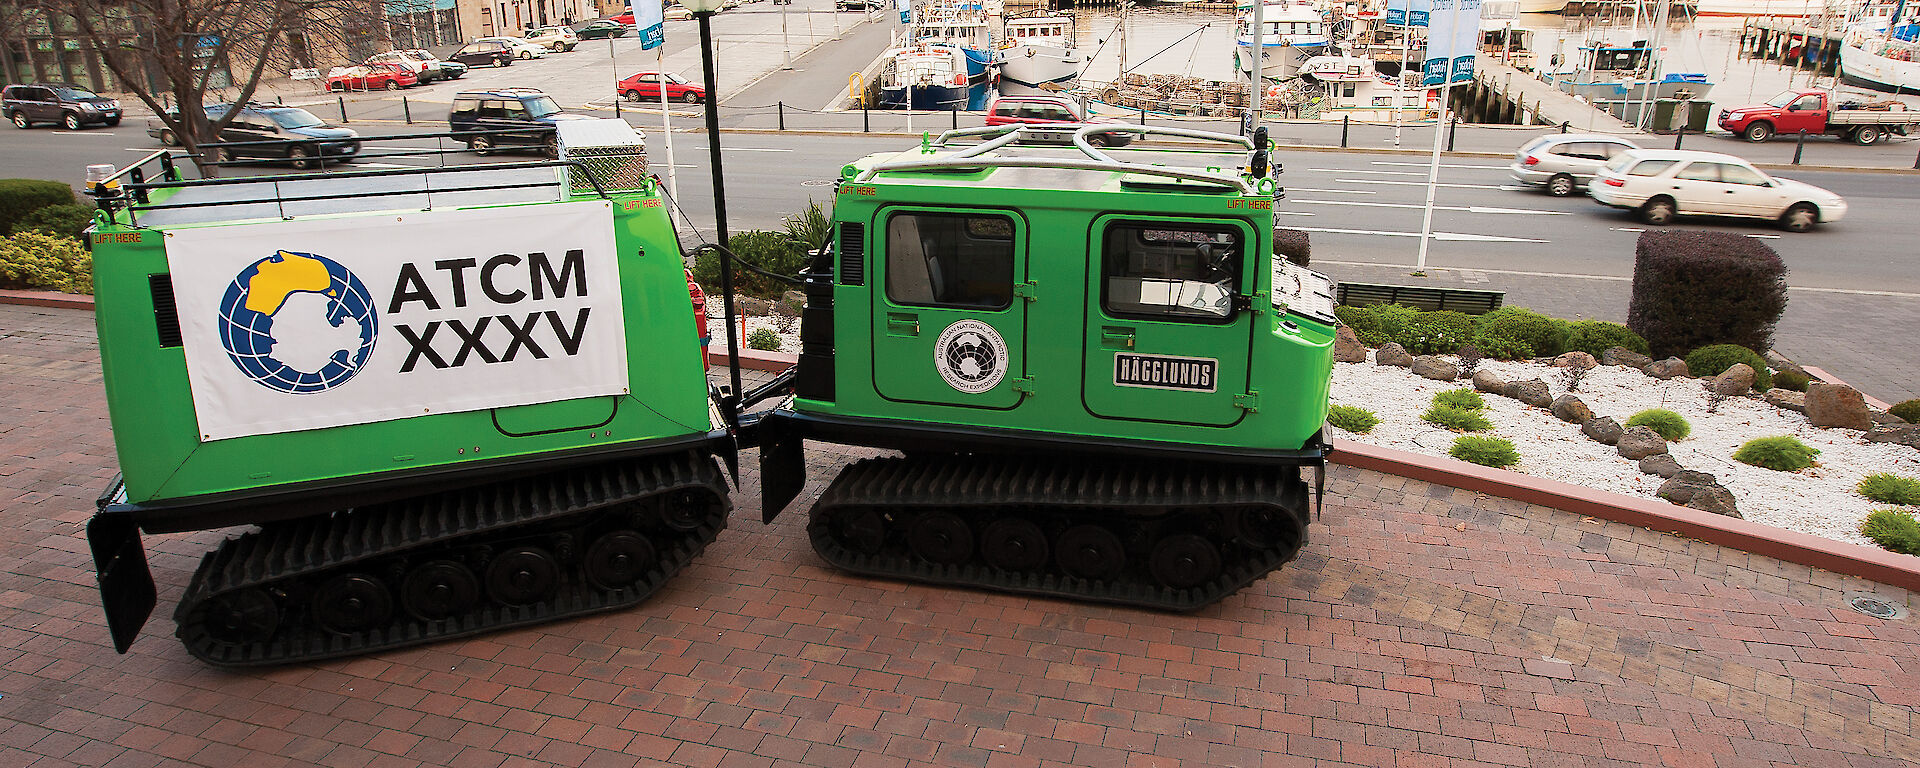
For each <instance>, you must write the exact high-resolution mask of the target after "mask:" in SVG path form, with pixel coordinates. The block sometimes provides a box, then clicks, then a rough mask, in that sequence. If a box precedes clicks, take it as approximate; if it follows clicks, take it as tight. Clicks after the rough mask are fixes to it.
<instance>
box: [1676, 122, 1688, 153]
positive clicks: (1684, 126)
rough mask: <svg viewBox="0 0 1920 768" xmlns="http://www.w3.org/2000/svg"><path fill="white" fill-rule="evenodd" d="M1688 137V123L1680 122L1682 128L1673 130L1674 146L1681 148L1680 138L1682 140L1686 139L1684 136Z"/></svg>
mask: <svg viewBox="0 0 1920 768" xmlns="http://www.w3.org/2000/svg"><path fill="white" fill-rule="evenodd" d="M1686 137H1687V124H1686V123H1681V124H1680V130H1677V131H1674V132H1673V148H1674V149H1679V148H1680V140H1681V139H1684V138H1686Z"/></svg>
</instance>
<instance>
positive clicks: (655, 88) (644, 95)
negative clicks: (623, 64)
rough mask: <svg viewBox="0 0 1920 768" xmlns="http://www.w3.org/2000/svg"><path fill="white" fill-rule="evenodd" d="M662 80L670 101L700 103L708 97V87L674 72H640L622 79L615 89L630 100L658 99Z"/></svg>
mask: <svg viewBox="0 0 1920 768" xmlns="http://www.w3.org/2000/svg"><path fill="white" fill-rule="evenodd" d="M662 82H665V83H666V85H667V100H669V101H684V102H686V103H688V104H698V103H700V102H701V101H704V100H705V99H706V98H707V89H705V88H702V87H700V86H698V85H695V84H693V83H689V82H687V81H686V80H683V79H681V77H680V76H679V75H676V74H674V73H672V72H640V73H638V74H634V75H631V76H629V77H627V79H625V80H621V81H620V82H619V84H618V85H615V86H614V90H617V91H619V92H620V96H621V97H622V98H625V99H626V100H628V101H658V100H659V99H660V84H661V83H662Z"/></svg>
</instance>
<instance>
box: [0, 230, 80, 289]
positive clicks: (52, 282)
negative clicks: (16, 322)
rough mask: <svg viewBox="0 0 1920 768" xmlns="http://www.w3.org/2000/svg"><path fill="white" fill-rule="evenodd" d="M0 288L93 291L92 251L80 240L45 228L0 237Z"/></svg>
mask: <svg viewBox="0 0 1920 768" xmlns="http://www.w3.org/2000/svg"><path fill="white" fill-rule="evenodd" d="M0 288H48V289H52V290H56V291H60V292H62V293H93V254H90V253H87V251H86V249H84V248H82V247H80V241H78V240H75V239H73V238H71V237H62V236H60V235H49V234H47V233H45V232H22V233H20V234H17V235H14V236H12V237H6V238H0Z"/></svg>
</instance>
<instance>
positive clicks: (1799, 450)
mask: <svg viewBox="0 0 1920 768" xmlns="http://www.w3.org/2000/svg"><path fill="white" fill-rule="evenodd" d="M1819 454H1820V449H1818V448H1815V447H1813V446H1811V445H1807V444H1806V443H1803V442H1800V440H1799V438H1796V437H1794V436H1793V435H1776V436H1774V437H1756V438H1754V439H1752V440H1748V441H1747V442H1745V443H1743V444H1741V446H1740V449H1739V450H1736V451H1734V452H1733V460H1734V461H1737V462H1740V463H1742V464H1751V465H1753V466H1756V467H1762V468H1765V469H1772V470H1778V471H1781V472H1798V471H1800V470H1802V469H1806V468H1807V467H1811V466H1813V457H1814V456H1817V455H1819Z"/></svg>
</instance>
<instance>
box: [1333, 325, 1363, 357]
mask: <svg viewBox="0 0 1920 768" xmlns="http://www.w3.org/2000/svg"><path fill="white" fill-rule="evenodd" d="M1333 360H1334V362H1338V363H1364V362H1366V361H1367V345H1365V344H1362V343H1360V335H1359V334H1357V333H1354V332H1353V327H1352V326H1346V325H1343V326H1340V330H1339V331H1338V332H1336V333H1334V334H1333Z"/></svg>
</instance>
